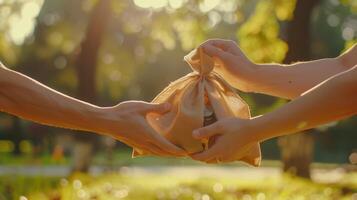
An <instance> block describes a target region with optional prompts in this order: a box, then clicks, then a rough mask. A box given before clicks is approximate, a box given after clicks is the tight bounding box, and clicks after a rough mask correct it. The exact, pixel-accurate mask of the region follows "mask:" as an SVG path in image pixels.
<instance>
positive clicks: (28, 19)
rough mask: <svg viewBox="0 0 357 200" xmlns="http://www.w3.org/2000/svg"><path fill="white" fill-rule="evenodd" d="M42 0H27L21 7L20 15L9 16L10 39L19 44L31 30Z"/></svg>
mask: <svg viewBox="0 0 357 200" xmlns="http://www.w3.org/2000/svg"><path fill="white" fill-rule="evenodd" d="M42 3H43V1H42V0H40V1H38V0H36V1H29V2H27V3H25V4H24V5H23V6H22V8H21V16H18V15H12V16H11V17H10V18H9V24H10V27H9V36H10V38H11V40H12V41H13V42H14V43H15V44H17V45H20V44H22V43H23V41H24V39H25V38H26V37H27V36H28V35H29V34H31V33H32V32H33V30H34V26H35V23H36V19H35V18H36V17H37V15H38V14H39V12H40V8H41V6H42Z"/></svg>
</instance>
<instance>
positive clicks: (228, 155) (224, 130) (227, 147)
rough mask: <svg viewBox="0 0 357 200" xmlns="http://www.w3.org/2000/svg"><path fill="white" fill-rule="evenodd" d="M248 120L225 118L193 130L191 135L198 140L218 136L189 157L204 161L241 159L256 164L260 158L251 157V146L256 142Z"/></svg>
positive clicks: (222, 161)
mask: <svg viewBox="0 0 357 200" xmlns="http://www.w3.org/2000/svg"><path fill="white" fill-rule="evenodd" d="M250 122H251V121H250V119H238V118H226V119H222V120H219V121H217V122H216V123H214V124H211V125H209V126H206V127H203V128H200V129H197V130H195V131H194V132H193V137H195V138H197V139H200V140H204V139H206V140H207V139H208V138H210V137H214V136H218V137H216V139H215V142H214V144H213V145H212V147H210V148H209V149H208V150H205V151H203V152H201V153H197V154H193V155H191V157H192V158H193V159H194V160H199V161H202V162H206V163H226V162H232V161H236V160H242V161H246V162H248V163H250V164H252V165H255V166H258V165H259V164H260V158H259V157H252V154H253V152H252V150H253V148H252V147H253V146H254V145H255V144H256V142H257V138H256V135H255V134H254V132H253V131H252V130H253V128H252V126H251V124H250Z"/></svg>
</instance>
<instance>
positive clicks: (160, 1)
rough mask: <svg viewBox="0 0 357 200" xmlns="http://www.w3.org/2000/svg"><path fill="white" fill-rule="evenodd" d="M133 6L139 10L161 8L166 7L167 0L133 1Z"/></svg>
mask: <svg viewBox="0 0 357 200" xmlns="http://www.w3.org/2000/svg"><path fill="white" fill-rule="evenodd" d="M134 3H135V5H137V6H139V7H141V8H162V7H165V6H167V4H168V1H167V0H150V1H148V0H134Z"/></svg>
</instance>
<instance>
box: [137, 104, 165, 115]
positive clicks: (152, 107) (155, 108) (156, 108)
mask: <svg viewBox="0 0 357 200" xmlns="http://www.w3.org/2000/svg"><path fill="white" fill-rule="evenodd" d="M170 109H171V105H170V104H169V103H147V104H146V105H145V107H144V109H143V112H144V113H148V112H154V113H159V114H163V113H166V112H168V111H170Z"/></svg>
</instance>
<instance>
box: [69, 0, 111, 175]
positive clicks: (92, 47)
mask: <svg viewBox="0 0 357 200" xmlns="http://www.w3.org/2000/svg"><path fill="white" fill-rule="evenodd" d="M110 5H111V0H99V1H98V2H97V4H96V5H95V7H94V8H93V11H92V13H91V16H90V19H89V23H88V27H87V31H86V34H85V36H84V38H83V41H82V42H81V46H80V50H79V54H78V57H77V60H76V68H77V78H78V90H77V91H78V97H79V98H80V99H82V100H84V101H87V102H90V103H94V104H95V103H96V96H97V94H96V93H97V90H96V67H97V63H98V61H97V60H98V52H99V48H100V46H101V43H102V38H103V35H104V31H105V29H106V26H107V24H108V21H109V19H110V16H111V7H110ZM75 137H76V139H77V140H76V141H77V143H76V144H75V145H76V146H75V148H74V158H75V160H74V166H73V171H82V172H86V171H88V169H89V166H90V162H91V158H92V155H93V153H92V151H93V143H94V142H95V140H93V139H94V138H95V137H98V136H94V135H93V134H76V136H75Z"/></svg>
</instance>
